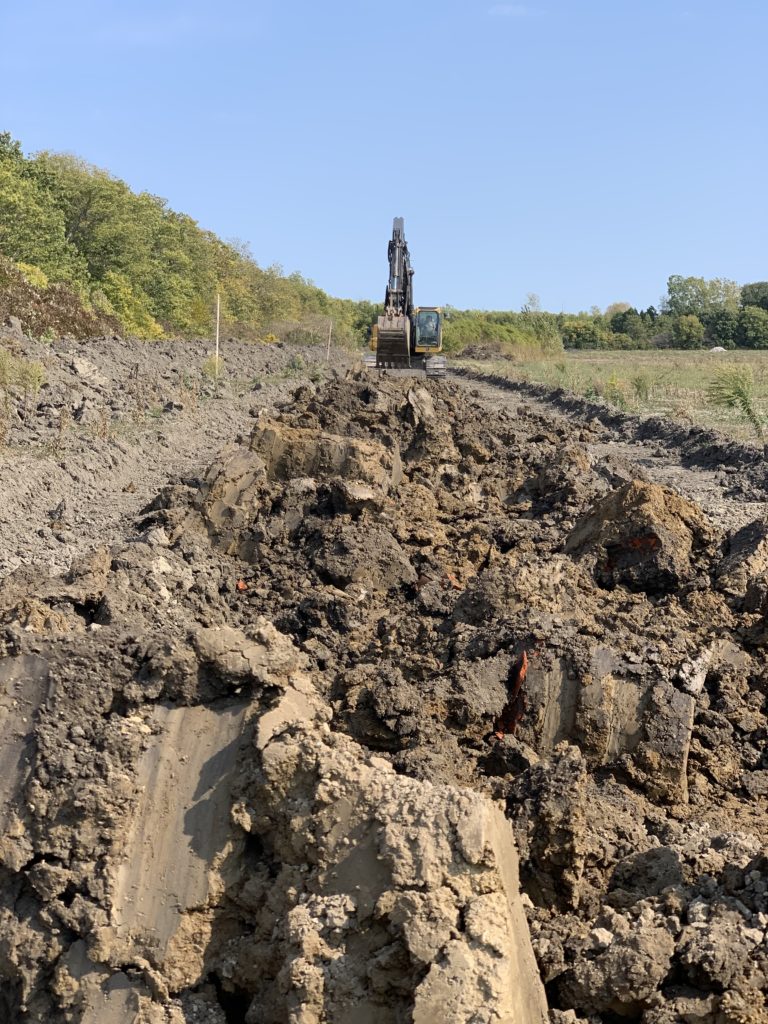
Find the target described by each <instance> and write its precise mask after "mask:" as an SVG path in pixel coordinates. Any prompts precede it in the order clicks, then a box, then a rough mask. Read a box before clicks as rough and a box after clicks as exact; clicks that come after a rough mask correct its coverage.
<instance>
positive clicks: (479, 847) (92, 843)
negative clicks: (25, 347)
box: [0, 341, 768, 1024]
mask: <svg viewBox="0 0 768 1024" xmlns="http://www.w3.org/2000/svg"><path fill="white" fill-rule="evenodd" d="M144 351H145V353H146V359H147V363H146V365H145V369H144V371H143V372H144V373H145V381H146V386H147V387H148V386H149V384H150V378H151V379H152V380H155V381H156V379H157V367H158V364H157V363H156V362H154V361H155V360H162V359H167V361H168V367H167V372H168V373H171V372H172V371H171V365H173V366H174V367H176V366H178V365H179V364H180V363H181V362H182V360H181V359H180V356H179V352H178V350H174V349H173V347H172V346H168V351H167V354H166V355H162V353H163V351H164V350H163V349H162V348H161V347H160V348H158V349H157V350H156V352H157V353H160V354H159V355H156V354H155V352H153V351H152V349H151V347H149V346H147V347H146V348H145V349H144ZM54 352H55V358H56V360H58V362H56V363H52V366H51V372H50V379H51V381H52V383H51V384H50V389H51V390H50V393H49V395H47V396H46V395H41V396H39V399H38V402H37V406H36V409H35V412H34V414H33V413H32V412H30V411H29V410H27V413H26V417H25V418H23V420H22V422H20V424H19V425H18V427H17V428H16V429H17V430H18V431H19V432H20V433H19V436H18V438H17V441H18V443H19V444H22V445H23V444H28V445H29V447H30V451H26V450H22V451H21V452H20V451H19V449H18V448H17V450H16V451H15V452H13V453H12V456H11V457H9V458H8V459H6V461H5V464H4V466H3V468H2V471H1V472H2V477H0V479H2V482H3V488H4V491H3V493H4V504H5V517H6V520H7V522H6V524H4V525H3V526H2V529H3V530H5V531H7V532H6V533H5V534H4V539H5V541H6V554H5V563H4V564H5V569H6V571H7V575H6V578H5V581H4V583H3V584H2V587H1V588H0V651H1V653H2V655H3V657H2V659H0V721H2V726H3V728H2V745H0V769H2V770H1V771H0V797H1V799H0V820H1V821H2V834H1V835H0V879H1V880H2V886H0V1020H8V1021H9V1022H14V1024H15V1022H17V1021H18V1022H43V1021H45V1022H49V1024H65V1022H66V1024H70V1022H78V1024H79V1022H85V1024H102V1022H106V1024H139V1022H142V1024H149V1022H151V1024H160V1022H162V1024H181V1022H208V1021H209V1022H211V1024H223V1022H248V1024H255V1022H259V1024H282V1022H291V1024H311V1022H318V1024H319V1022H329V1024H342V1022H343V1024H352V1022H357V1021H359V1022H364V1024H365V1022H372V1024H395V1022H397V1024H400V1022H403V1024H404V1022H410V1021H415V1022H417V1024H427V1022H432V1021H438V1020H440V1021H446V1022H455V1024H459V1022H467V1024H469V1022H472V1024H481V1022H489V1024H490V1022H507V1024H513V1022H514V1024H542V1022H544V1021H546V1020H549V1021H551V1022H552V1024H561V1022H576V1021H589V1022H590V1024H617V1022H619V1021H638V1022H642V1024H677V1022H682V1021H685V1022H696V1024H758V1022H762V1024H765V1022H768V1008H767V1007H766V1002H765V994H766V990H767V989H768V946H767V945H766V933H767V931H768V845H767V842H768V841H767V840H766V835H768V832H767V831H766V828H767V826H768V803H767V802H766V796H768V753H766V738H768V706H767V703H766V697H767V696H768V671H767V670H766V665H765V656H764V652H765V644H766V636H767V634H766V622H765V615H766V611H768V517H767V516H766V504H765V503H766V501H768V493H766V491H765V488H764V480H763V470H762V463H761V460H760V459H759V458H758V457H757V455H756V454H755V453H754V452H750V451H749V450H748V449H741V448H738V446H731V447H729V446H728V445H727V444H726V442H725V441H723V439H718V438H716V439H715V441H716V443H717V444H719V445H721V446H722V453H721V457H719V461H718V457H717V456H716V454H715V455H711V456H710V458H709V461H708V462H707V461H706V460H705V459H704V451H703V446H702V445H701V444H699V442H700V439H698V441H697V439H696V438H691V437H689V436H688V437H685V438H681V437H678V436H675V435H674V434H673V433H672V432H671V431H670V430H669V429H668V428H667V427H666V425H665V424H663V423H661V424H656V425H654V424H648V423H645V424H638V423H634V422H622V423H618V424H617V423H611V422H609V421H608V418H607V416H606V415H603V414H602V411H601V410H600V409H599V408H597V409H595V408H594V407H589V406H585V407H583V408H579V407H577V406H576V405H571V406H569V407H568V408H565V407H563V400H562V397H561V396H557V395H555V396H554V399H553V396H551V395H548V394H546V393H544V392H538V393H536V394H522V393H521V392H520V391H519V390H517V391H509V390H506V389H504V388H501V387H499V386H498V382H493V381H491V382H489V381H482V382H469V383H466V382H462V381H456V380H448V381H428V382H427V381H424V380H423V379H420V378H414V377H402V378H399V377H392V376H382V377H376V376H374V375H368V376H366V375H365V373H363V372H361V371H357V370H356V371H353V372H351V373H349V374H347V375H346V376H342V375H341V374H337V375H333V374H330V375H329V374H327V373H324V372H321V370H318V372H317V373H313V376H316V377H317V378H318V379H317V380H316V381H314V382H313V381H311V380H308V379H304V380H302V381H296V380H292V379H291V378H290V377H289V376H286V375H285V370H286V368H288V369H291V372H295V371H298V372H304V373H305V375H307V374H308V364H309V361H310V359H311V356H308V355H307V354H306V353H305V354H304V355H303V356H302V363H301V365H299V364H298V363H297V362H296V353H292V352H289V351H288V350H283V351H271V352H269V353H267V352H265V350H263V349H255V348H253V349H250V350H249V347H248V346H243V347H242V351H239V350H238V352H239V354H237V355H236V356H235V355H233V357H232V359H233V361H235V360H242V367H243V369H242V379H243V380H246V379H247V378H250V382H249V383H248V386H245V385H242V384H238V381H237V379H235V378H234V377H232V376H230V378H229V379H228V380H227V382H226V385H224V386H222V385H219V386H218V390H217V391H213V390H212V391H211V392H210V393H209V394H206V393H203V394H201V395H199V396H198V398H197V399H196V400H195V401H194V402H192V403H191V404H190V402H189V400H188V401H187V402H186V403H185V402H184V401H183V400H182V399H181V398H179V397H178V395H176V397H174V395H173V394H170V392H169V394H168V395H167V396H166V395H165V394H162V395H161V396H160V399H162V401H160V400H158V402H157V404H158V406H159V408H160V410H161V412H160V413H159V414H158V415H157V417H154V418H153V419H157V423H154V422H152V423H149V425H147V424H146V421H142V422H141V423H139V424H137V425H136V426H137V432H136V433H135V434H132V435H131V439H130V441H127V440H126V439H125V437H121V436H119V432H118V430H117V429H116V424H117V425H119V423H120V422H121V417H125V416H127V415H130V413H131V406H130V402H131V401H134V399H131V397H130V392H128V391H127V388H128V385H127V384H126V383H125V382H124V381H123V380H122V376H121V374H122V371H120V372H118V371H117V370H116V369H115V367H117V366H123V365H124V364H123V358H125V359H126V360H127V359H130V358H132V356H131V355H130V354H129V355H127V356H125V357H123V355H122V354H120V355H118V354H117V353H115V352H114V351H113V346H110V344H109V343H108V342H106V341H105V342H102V343H99V345H97V346H95V347H93V348H91V349H89V350H87V351H86V349H85V347H83V348H82V349H79V348H78V349H77V351H76V352H75V348H73V347H72V346H71V345H70V347H69V349H67V347H66V345H63V346H62V347H61V348H60V349H54ZM72 352H75V355H76V357H77V358H78V359H79V360H87V361H88V366H89V367H92V369H90V368H88V369H87V373H88V375H90V377H91V381H97V383H96V384H94V383H89V385H88V386H89V387H94V388H98V389H99V390H98V395H99V396H100V398H93V399H92V401H93V402H94V404H95V405H98V403H99V402H102V403H109V402H110V401H114V402H115V403H117V405H118V408H117V409H115V408H114V407H112V406H110V408H111V410H112V411H111V413H110V415H109V421H108V422H109V430H106V431H103V430H102V431H101V433H98V432H96V434H95V435H92V434H85V433H84V432H82V433H80V434H76V433H73V432H67V433H66V435H65V437H64V439H63V440H61V441H60V443H61V444H66V445H67V446H68V448H67V452H66V454H65V456H64V457H63V458H62V457H61V456H60V454H59V452H58V451H54V452H49V451H48V450H47V449H45V446H46V445H48V444H50V443H51V436H50V435H51V434H52V433H53V434H56V437H58V436H59V435H60V434H61V431H60V430H59V431H58V433H56V431H57V427H56V426H55V422H56V419H57V416H56V415H55V411H56V410H58V417H59V418H60V417H61V415H62V410H63V409H65V408H70V407H71V406H72V404H73V402H74V401H75V399H73V398H72V396H71V394H70V391H69V390H68V389H71V388H72V387H73V385H74V383H75V381H78V382H79V381H80V380H81V378H82V377H83V369H82V362H81V365H80V368H79V369H78V368H73V365H72V364H73V358H74V357H72V355H71V353H72ZM323 355H324V353H323ZM260 360H271V362H269V365H267V363H266V362H265V363H263V365H262V364H259V361H260ZM257 364H258V367H257ZM255 367H257V369H255ZM140 372H142V371H140ZM257 372H258V373H259V374H260V380H259V381H254V380H253V377H254V376H255V375H256V373H257ZM57 374H58V376H57ZM96 374H98V375H99V376H98V377H96ZM73 375H75V376H74V377H73ZM254 385H258V388H259V390H258V391H257V392H255V393H254V391H253V387H254ZM78 386H80V385H79V384H78ZM169 386H170V385H168V387H169ZM57 388H58V390H56V389H57ZM161 390H162V388H161ZM77 401H78V402H80V399H79V398H78V399H77ZM120 403H126V409H123V408H122V407H121V406H120ZM174 403H176V404H177V405H180V406H181V408H176V407H175V405H174ZM558 403H559V404H560V406H561V408H559V409H556V408H555V405H556V404H558ZM87 404H88V396H87V395H86V405H87ZM99 415H100V416H101V420H99V421H98V422H102V421H103V419H104V415H103V414H101V413H100V414H99ZM33 423H35V424H37V425H36V426H35V427H34V429H35V430H36V431H37V435H35V436H34V437H32V436H30V437H26V436H25V435H23V431H25V430H27V431H30V432H31V431H32V430H33V426H32V424H33ZM46 432H48V433H46ZM38 435H39V436H38ZM54 440H55V438H54ZM160 442H162V443H160ZM694 442H695V443H694ZM697 444H698V447H696V445H697ZM35 445H37V450H34V451H32V449H35ZM222 445H225V446H224V447H223V448H222ZM121 446H122V447H121ZM123 448H125V449H126V451H125V452H124V451H123ZM42 449H45V450H42ZM134 449H135V450H134ZM695 453H698V454H695ZM34 460H36V461H34ZM61 462H64V463H65V466H64V468H62V466H61ZM29 467H32V469H34V473H33V477H32V479H33V486H30V487H28V488H25V486H24V481H25V480H26V479H27V476H26V474H27V473H28V472H30V471H31V470H30V468H29ZM126 479H129V480H130V481H132V482H134V484H135V486H134V489H132V490H131V489H129V490H124V489H123V488H124V484H123V481H124V480H126ZM46 482H49V483H48V484H47V483H46ZM49 495H50V496H49ZM59 495H61V497H59ZM56 501H59V502H64V509H63V510H62V514H61V515H58V514H56V516H54V518H53V519H52V514H53V513H55V508H56V507H57V506H56ZM50 506H54V507H53V513H52V511H51V508H50ZM65 513H66V514H65ZM77 517H80V518H79V519H78V518H77ZM46 520H47V522H46ZM40 523H45V525H38V524H40ZM12 528H13V529H15V532H13V533H12V532H11V530H12ZM11 537H13V541H12V542H11V541H10V540H9V538H11ZM62 538H63V539H62ZM11 549H13V550H12V551H11Z"/></svg>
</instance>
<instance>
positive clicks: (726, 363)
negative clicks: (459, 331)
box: [456, 350, 768, 440]
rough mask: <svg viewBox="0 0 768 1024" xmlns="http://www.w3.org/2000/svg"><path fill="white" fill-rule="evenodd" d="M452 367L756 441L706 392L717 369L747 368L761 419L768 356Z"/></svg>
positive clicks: (662, 355)
mask: <svg viewBox="0 0 768 1024" xmlns="http://www.w3.org/2000/svg"><path fill="white" fill-rule="evenodd" d="M456 365H459V366H466V367H468V368H473V369H477V370H479V371H481V372H484V373H498V374H501V375H503V376H507V377H512V378H516V379H518V380H526V381H531V382H532V383H538V384H549V385H551V386H552V387H562V388H567V389H568V390H570V391H574V392H576V393H577V394H579V395H585V396H587V397H590V398H600V399H603V400H604V401H606V402H609V403H610V404H612V405H615V406H617V407H618V408H620V409H623V410H625V411H627V412H633V413H640V414H655V415H662V416H670V417H672V418H673V419H677V420H681V421H683V422H685V423H689V424H692V425H696V426H701V427H714V428H716V429H717V430H722V431H724V432H725V433H728V434H730V435H731V436H732V437H737V438H739V439H741V440H754V439H755V432H754V430H753V429H752V427H750V426H749V425H748V424H747V423H746V422H745V420H744V419H743V417H741V415H740V414H739V413H737V412H735V411H734V410H731V409H722V408H718V407H715V406H713V405H712V404H711V403H710V402H709V401H708V400H707V388H708V386H709V384H710V383H711V382H712V380H713V379H714V378H715V377H716V375H717V372H718V370H719V369H721V368H723V367H733V366H745V365H746V366H749V367H751V369H752V373H753V376H754V399H755V405H756V407H757V410H758V412H759V413H760V414H761V415H762V416H763V417H766V416H768V351H764V352H755V351H743V350H740V351H732V352H709V351H704V350H698V351H691V352H681V351H661V350H654V351H648V350H642V351H637V352H626V351H624V352H592V351H590V352H585V351H579V352H565V353H562V354H559V355H557V356H555V357H553V358H551V359H539V360H530V361H529V360H525V359H522V360H521V361H519V362H518V361H512V360H509V359H499V360H490V361H477V360H456Z"/></svg>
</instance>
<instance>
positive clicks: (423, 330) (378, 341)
mask: <svg viewBox="0 0 768 1024" xmlns="http://www.w3.org/2000/svg"><path fill="white" fill-rule="evenodd" d="M387 257H388V259H389V282H388V283H387V290H386V293H385V295H384V312H383V313H382V315H381V316H380V317H379V318H378V321H377V322H376V323H375V324H374V325H373V327H372V329H371V349H372V351H373V352H375V353H376V358H375V362H374V361H373V359H370V360H366V362H368V363H369V364H370V365H373V366H376V368H377V369H379V370H388V369H392V370H410V369H416V370H424V372H425V373H426V374H427V376H428V377H443V376H445V356H444V355H441V353H442V351H443V311H442V310H441V309H440V307H439V306H414V305H413V268H412V267H411V258H410V254H409V252H408V245H407V243H406V241H405V233H404V223H403V218H402V217H395V219H394V223H393V225H392V238H391V240H390V243H389V247H388V249H387Z"/></svg>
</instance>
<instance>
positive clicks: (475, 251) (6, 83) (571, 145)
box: [0, 0, 768, 310]
mask: <svg viewBox="0 0 768 1024" xmlns="http://www.w3.org/2000/svg"><path fill="white" fill-rule="evenodd" d="M766 39H768V3H766V2H765V0H730V2H728V3H725V2H723V0H529V2H525V3H503V2H502V3H497V2H495V0H410V2H406V0H387V2H382V0H357V2H352V0H325V2H323V0H283V2H278V0H253V2H251V3H247V2H245V0H218V2H207V3H203V2H201V0H123V2H118V0H67V2H66V3H64V2H62V0H0V41H2V58H0V66H1V67H2V69H3V76H2V77H3V85H2V90H1V91H0V130H7V131H10V132H11V133H12V135H13V136H14V137H16V138H18V139H19V140H20V141H21V143H22V146H23V148H24V151H25V152H26V153H31V152H34V151H37V150H40V149H50V150H59V151H62V150H63V151H69V152H73V153H76V154H77V155H78V156H81V157H83V158H84V159H86V160H88V161H90V162H91V163H94V164H96V165H98V166H100V167H104V168H107V169H108V170H110V171H111V172H112V173H113V174H115V175H117V176H118V177H121V178H124V179H125V180H126V181H127V182H128V183H129V184H130V185H131V187H133V188H134V189H138V190H143V189H145V190H147V191H149V192H152V193H154V194H156V195H161V196H163V197H165V198H166V199H168V201H169V203H170V205H171V206H172V207H173V208H175V209H177V210H180V211H183V212H185V213H189V214H191V215H192V216H193V217H195V218H196V219H197V220H198V221H199V222H200V224H201V225H202V226H203V227H205V228H209V229H211V230H213V231H215V232H216V233H217V234H219V235H221V236H223V237H224V238H239V239H242V240H244V241H247V242H248V243H249V244H250V246H251V249H252V252H253V254H254V256H255V257H256V259H257V260H258V262H259V263H260V264H262V265H266V264H270V263H273V262H276V263H279V264H281V265H282V266H283V267H284V269H285V270H286V271H289V272H290V271H293V270H299V271H300V272H301V273H302V274H304V275H305V276H307V277H309V278H311V279H312V280H313V281H315V283H317V284H318V285H320V286H321V287H322V288H325V289H326V290H328V291H329V292H331V293H332V294H334V295H339V296H343V297H348V298H372V299H376V300H378V299H380V298H381V297H382V296H383V292H384V286H385V283H386V273H387V266H386V245H387V241H388V238H389V235H390V233H391V226H392V218H393V217H394V216H403V217H404V218H405V228H406V238H407V239H408V242H409V245H410V248H411V255H412V260H413V264H414V267H415V269H416V278H415V281H414V286H415V297H416V301H417V302H421V303H423V304H425V305H427V304H445V303H450V304H451V305H454V306H458V307H461V308H465V307H474V308H496V309H500V308H501V309H517V308H519V307H520V306H521V305H522V303H523V302H524V301H525V298H526V294H527V293H528V292H535V293H537V294H538V295H539V296H540V298H541V302H542V305H543V307H544V308H546V309H551V310H560V309H566V310H578V309H588V308H589V307H591V306H592V305H597V306H600V307H605V306H606V305H607V304H608V303H610V302H614V301H621V300H625V301H629V302H631V303H633V304H635V305H638V306H646V305H648V304H649V303H657V302H658V300H659V297H660V296H661V295H662V294H663V292H664V290H665V283H666V279H667V277H668V276H669V275H670V274H683V275H697V276H699V275H700V276H704V277H729V278H733V279H735V280H737V281H739V282H740V283H744V282H747V281H754V280H765V279H766V278H768V250H767V249H766V238H767V237H768V230H767V229H768V188H767V187H766V182H767V180H768V132H766V112H767V111H768V60H766V49H765V47H766Z"/></svg>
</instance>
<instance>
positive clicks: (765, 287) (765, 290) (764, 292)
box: [741, 281, 768, 309]
mask: <svg viewBox="0 0 768 1024" xmlns="http://www.w3.org/2000/svg"><path fill="white" fill-rule="evenodd" d="M741 304H742V306H759V307H760V308H761V309H768V281H755V282H754V283H753V284H745V285H742V288H741Z"/></svg>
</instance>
